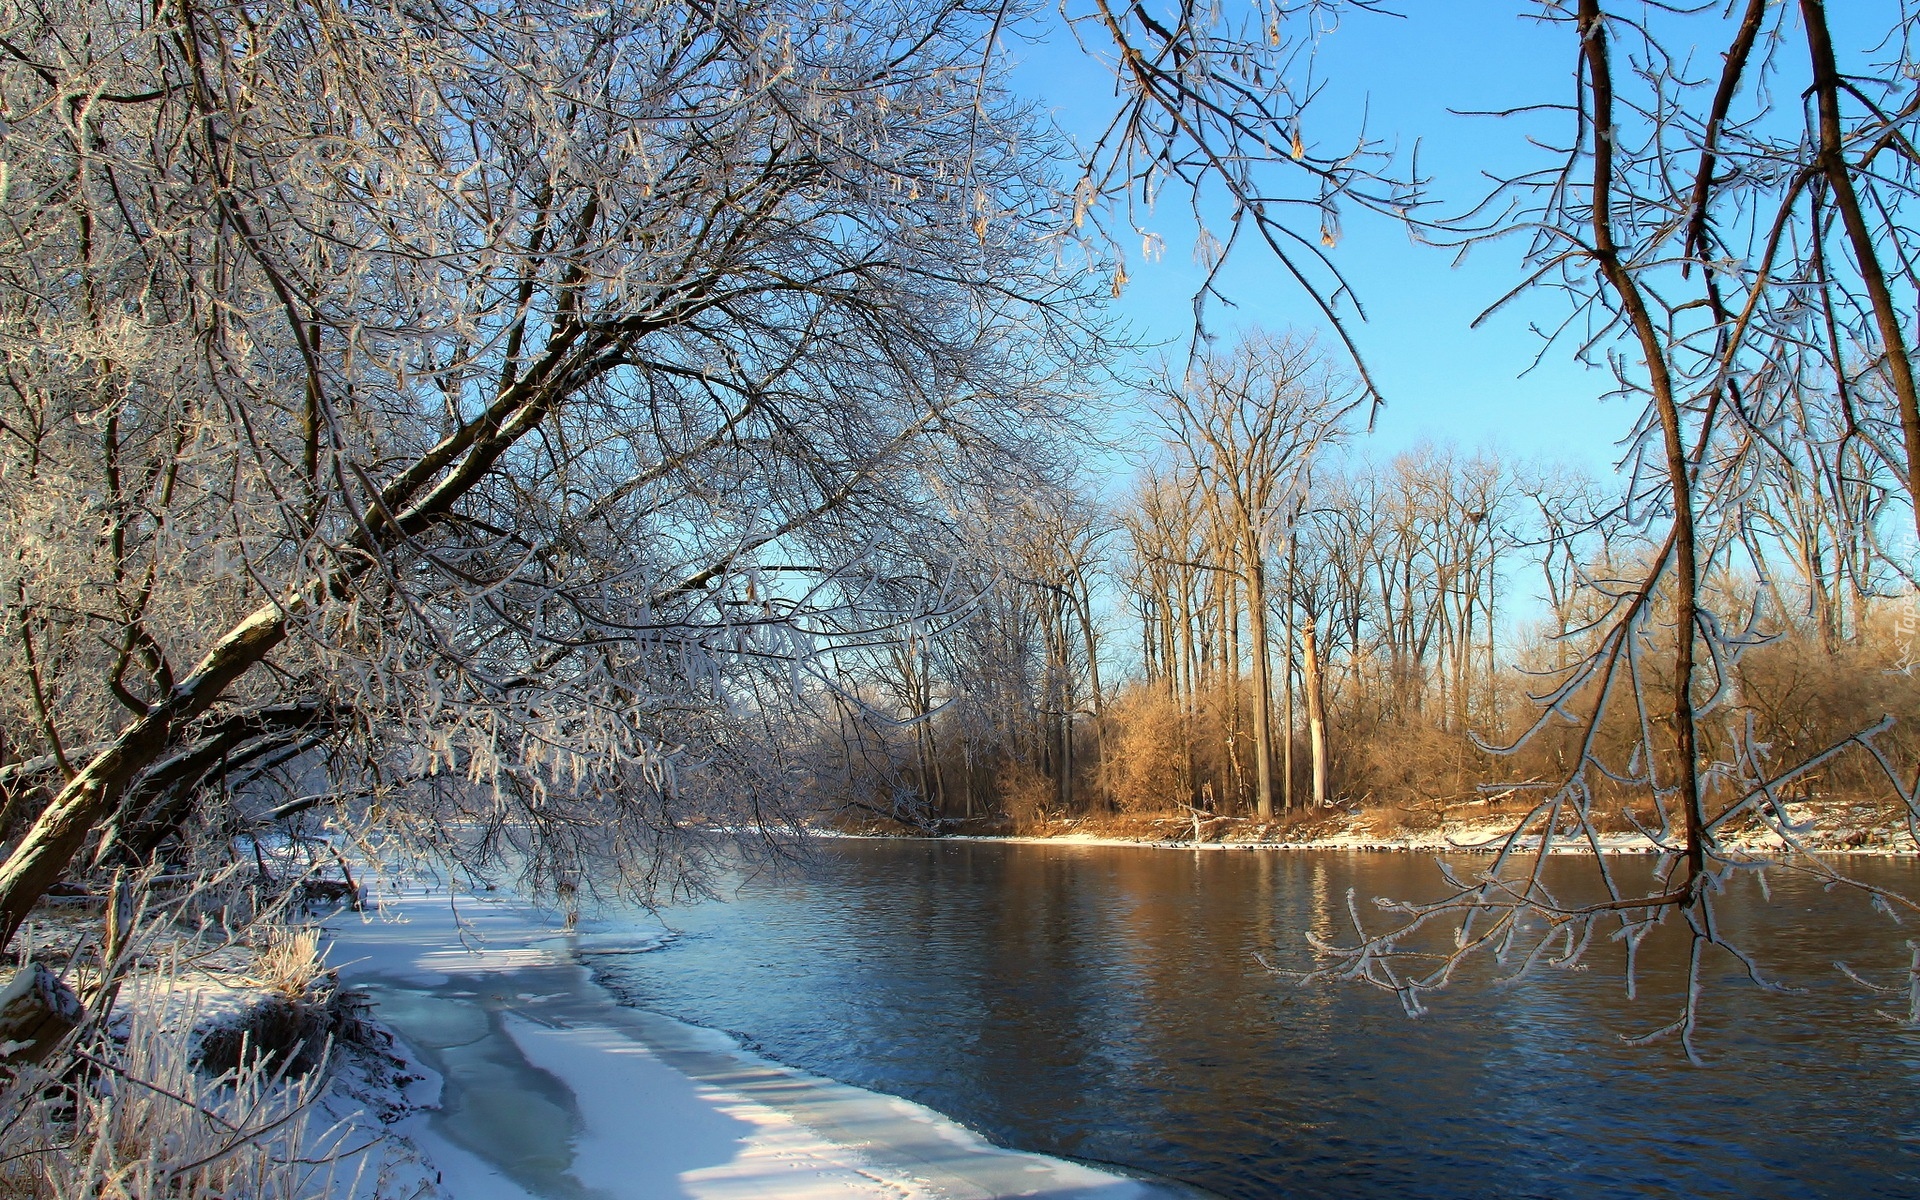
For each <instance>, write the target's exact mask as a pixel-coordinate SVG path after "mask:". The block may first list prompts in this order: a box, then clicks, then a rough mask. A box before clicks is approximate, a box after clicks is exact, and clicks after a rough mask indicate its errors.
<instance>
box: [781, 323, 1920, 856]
mask: <svg viewBox="0 0 1920 1200" xmlns="http://www.w3.org/2000/svg"><path fill="white" fill-rule="evenodd" d="M1356 394H1357V393H1356V390H1355V389H1354V388H1353V387H1352V386H1351V385H1350V384H1348V383H1347V382H1346V381H1345V380H1344V378H1343V377H1342V376H1341V374H1340V373H1339V372H1338V371H1337V370H1335V369H1334V368H1333V366H1332V365H1331V363H1330V360H1329V359H1328V357H1327V356H1326V355H1325V354H1324V353H1323V351H1322V350H1321V349H1319V348H1318V347H1316V346H1315V345H1314V344H1313V342H1312V341H1311V339H1306V338H1301V337H1299V336H1295V335H1274V334H1269V333H1265V332H1261V331H1257V330H1256V331H1253V332H1250V333H1249V334H1247V335H1246V336H1244V337H1242V338H1241V339H1239V340H1238V341H1236V342H1234V343H1231V344H1230V345H1228V346H1226V347H1223V348H1221V349H1219V350H1215V351H1210V352H1208V353H1205V354H1203V355H1201V356H1200V357H1198V358H1197V359H1196V360H1195V362H1194V365H1193V366H1192V368H1191V370H1189V371H1188V372H1186V373H1185V374H1184V375H1176V374H1173V373H1171V372H1167V373H1163V374H1162V375H1160V376H1159V377H1158V378H1156V379H1155V380H1154V381H1153V382H1152V383H1151V384H1150V385H1149V386H1148V387H1147V388H1146V389H1145V390H1144V391H1143V393H1142V394H1141V396H1140V397H1139V399H1140V402H1141V407H1142V411H1143V413H1146V414H1150V415H1148V416H1147V417H1146V418H1145V419H1146V421H1147V428H1146V433H1145V435H1144V436H1145V437H1146V439H1147V440H1148V441H1149V442H1150V443H1151V445H1150V447H1149V449H1148V452H1147V465H1146V466H1145V467H1143V468H1142V469H1141V470H1140V472H1139V473H1138V474H1137V476H1136V477H1135V478H1134V479H1133V481H1132V484H1131V487H1130V489H1129V490H1128V491H1127V492H1126V493H1125V494H1124V495H1123V496H1122V497H1121V498H1119V499H1118V500H1116V501H1113V502H1108V503H1100V502H1097V501H1095V500H1094V499H1092V498H1091V497H1089V496H1088V495H1086V494H1084V488H1083V489H1082V492H1080V493H1076V492H1074V491H1072V490H1066V489H1055V490H1052V491H1048V492H1045V493H1041V494H1037V495H1035V494H1029V495H1022V496H1019V497H1015V498H1008V499H1007V500H1006V501H1005V502H1004V504H1003V506H1001V507H998V508H996V509H995V510H994V512H993V513H991V514H990V515H989V518H988V520H987V528H983V529H982V530H981V531H980V533H979V536H978V538H977V540H976V542H975V552H976V554H977V555H979V557H978V558H977V559H976V560H975V561H974V563H973V564H972V570H973V582H972V585H971V586H973V587H975V588H977V589H978V595H979V602H978V604H977V605H975V606H974V607H973V608H972V609H971V611H969V612H967V613H966V614H965V615H964V616H963V617H961V618H960V619H957V620H955V621H953V622H952V623H950V624H946V625H943V626H940V627H938V628H933V627H929V628H927V629H924V630H922V631H920V632H919V633H918V634H917V635H916V636H915V637H914V638H913V639H912V640H911V641H910V642H909V643H908V644H907V646H906V647H905V648H901V647H895V648H893V649H892V650H891V652H890V653H889V654H888V655H886V656H876V657H873V658H870V659H869V660H867V661H866V662H865V664H864V665H863V666H854V665H853V663H854V660H851V659H849V660H848V661H847V662H846V663H843V667H844V668H845V669H846V674H845V675H844V676H843V679H844V682H845V683H846V685H847V686H846V687H845V689H844V691H843V700H842V704H841V707H840V708H839V709H838V715H837V719H836V722H835V732H834V733H833V734H832V735H831V736H830V737H828V738H827V739H826V750H825V760H826V761H830V762H834V763H837V764H840V768H839V769H838V770H834V771H828V772H826V773H824V774H823V775H821V776H820V777H819V778H818V779H817V780H816V784H817V785H818V786H819V788H820V798H821V800H822V801H824V802H826V803H828V804H829V805H831V804H833V803H836V802H837V801H838V799H839V798H840V797H843V796H851V797H852V800H851V806H852V811H853V812H855V813H857V814H862V815H889V816H893V817H897V818H900V819H903V820H906V821H907V822H909V823H930V822H933V821H938V820H940V819H943V818H944V819H949V820H966V819H969V818H976V819H988V820H994V821H998V820H1003V819H1011V820H1013V821H1014V822H1016V823H1024V822H1028V821H1031V820H1033V819H1035V818H1036V817H1040V816H1042V815H1052V816H1081V815H1088V814H1111V813H1147V814H1155V815H1167V814H1178V813H1181V812H1183V811H1187V810H1194V809H1197V810H1200V811H1203V812H1207V813H1211V814H1216V815H1220V816H1230V817H1242V818H1249V819H1257V820H1275V819H1279V818H1283V817H1284V818H1289V819H1294V820H1297V819H1301V818H1308V817H1315V816H1318V815H1320V814H1321V813H1322V812H1324V811H1325V810H1328V809H1336V810H1338V811H1339V812H1340V813H1343V814H1345V813H1351V812H1353V811H1355V810H1360V809H1379V810H1382V811H1383V813H1385V814H1386V819H1387V823H1388V824H1391V823H1392V822H1393V821H1394V820H1399V821H1401V822H1407V821H1412V822H1420V821H1423V820H1427V819H1431V815H1432V814H1434V813H1436V812H1439V811H1441V810H1444V809H1447V808H1476V807H1477V808H1478V809H1479V810H1480V811H1483V812H1485V811H1498V801H1499V800H1500V799H1508V800H1511V799H1512V798H1513V797H1516V796H1522V795H1525V794H1526V792H1527V791H1528V790H1529V789H1531V788H1537V787H1540V786H1544V785H1548V784H1549V783H1550V781H1552V780H1553V779H1554V777H1555V776H1556V775H1557V774H1558V773H1560V772H1563V771H1564V770H1565V769H1566V767H1567V765H1568V763H1569V762H1570V761H1571V760H1570V758H1569V756H1570V755H1572V756H1574V757H1575V758H1577V757H1578V755H1579V753H1580V745H1581V742H1582V740H1583V739H1591V741H1592V744H1591V745H1590V746H1589V747H1588V749H1589V750H1590V751H1592V752H1595V753H1597V754H1600V755H1602V756H1604V757H1606V758H1607V759H1608V760H1609V761H1613V760H1616V759H1617V760H1621V761H1624V760H1626V759H1629V758H1631V757H1632V756H1633V755H1634V754H1635V753H1636V749H1635V748H1636V746H1637V744H1638V743H1639V741H1640V740H1641V739H1642V737H1643V736H1644V735H1645V732H1646V731H1645V730H1643V729H1641V728H1639V727H1638V726H1637V724H1636V722H1635V721H1634V720H1633V719H1632V715H1631V714H1630V713H1629V712H1628V711H1626V710H1624V709H1615V710H1610V711H1607V712H1605V713H1603V714H1602V719H1600V720H1599V721H1598V722H1597V723H1591V722H1584V721H1581V720H1578V719H1576V717H1575V713H1576V711H1577V709H1578V707H1579V706H1584V705H1589V704H1591V702H1592V700H1593V699H1594V697H1593V696H1592V695H1591V694H1589V693H1587V692H1581V693H1578V694H1577V695H1576V696H1574V697H1572V698H1571V699H1570V700H1569V699H1568V698H1564V697H1563V699H1562V705H1563V714H1562V717H1561V719H1559V720H1557V721H1553V722H1549V723H1548V724H1547V725H1545V726H1544V727H1542V728H1539V729H1533V728H1532V727H1533V726H1534V725H1535V722H1536V720H1537V718H1538V716H1539V713H1540V711H1541V704H1542V702H1543V700H1544V699H1546V698H1547V697H1549V696H1551V695H1552V693H1553V692H1554V691H1555V690H1556V689H1557V688H1558V687H1560V685H1561V684H1563V683H1564V681H1565V680H1567V679H1568V678H1571V677H1575V676H1576V675H1577V673H1578V671H1579V670H1580V669H1581V667H1582V666H1583V665H1584V664H1586V663H1588V662H1589V661H1590V659H1591V658H1592V656H1593V655H1594V654H1595V653H1597V652H1599V651H1601V650H1603V649H1604V648H1605V645H1606V643H1607V640H1608V636H1609V634H1610V632H1611V626H1610V624H1609V622H1608V617H1609V614H1611V613H1612V612H1613V611H1614V609H1615V608H1616V607H1617V604H1618V601H1619V599H1620V597H1621V595H1622V594H1626V593H1630V592H1631V591H1632V590H1633V589H1635V588H1637V587H1639V586H1641V583H1640V581H1641V580H1643V579H1644V578H1645V577H1646V574H1647V571H1648V569H1649V565H1650V563H1651V562H1652V561H1653V560H1654V559H1655V558H1656V556H1657V555H1658V553H1659V550H1660V545H1659V543H1658V542H1657V541H1656V540H1655V539H1654V536H1653V530H1652V529H1650V528H1649V525H1648V523H1647V522H1645V521H1638V522H1636V521H1635V520H1633V519H1632V516H1631V513H1630V512H1629V510H1628V508H1627V507H1626V506H1625V505H1623V503H1622V501H1621V498H1620V495H1619V490H1618V488H1617V487H1616V486H1614V485H1613V484H1612V483H1611V482H1608V481H1603V480H1602V479H1600V478H1598V477H1596V476H1594V475H1592V474H1591V473H1589V472H1586V471H1583V470H1579V469H1575V468H1572V467H1569V466H1566V465H1564V464H1555V463H1526V462H1516V461H1511V460H1509V459H1507V458H1504V457H1502V456H1501V455H1500V454H1498V453H1495V452H1493V451H1488V450H1472V451H1469V450H1465V449H1462V448H1459V447H1455V446H1441V445H1431V444H1427V445H1421V446H1418V447H1416V448H1414V449H1412V450H1409V451H1406V452H1404V453H1401V454H1398V455H1395V456H1392V457H1390V458H1387V459H1384V460H1381V459H1378V458H1375V457H1374V456H1371V455H1368V454H1366V453H1364V452H1362V451H1361V450H1360V449H1359V448H1358V447H1356V445H1355V444H1354V443H1355V440H1356V439H1355V437H1354V436H1353V430H1352V428H1351V419H1352V418H1353V417H1354V416H1355V413H1354V410H1353V406H1352V402H1353V400H1354V398H1355V396H1356ZM1761 465H1762V466H1764V467H1765V470H1764V471H1763V472H1762V473H1760V474H1759V475H1758V476H1757V477H1756V479H1755V481H1754V487H1753V489H1752V492H1751V495H1750V497H1749V499H1748V500H1747V509H1746V512H1745V514H1744V520H1743V524H1742V526H1741V540H1740V543H1739V545H1740V549H1741V550H1742V553H1743V555H1745V557H1744V558H1743V559H1742V560H1741V562H1740V563H1739V564H1738V565H1735V564H1732V563H1728V564H1726V565H1724V566H1722V567H1721V569H1720V570H1718V571H1717V572H1716V573H1715V574H1714V575H1713V576H1712V577H1711V578H1710V579H1709V580H1708V581H1707V583H1706V585H1705V586H1704V587H1703V598H1704V600H1705V605H1706V607H1707V608H1708V609H1709V610H1710V611H1711V612H1713V613H1714V614H1715V618H1714V619H1715V620H1716V621H1719V622H1722V623H1724V625H1725V626H1726V627H1728V628H1731V627H1733V626H1735V625H1738V626H1739V627H1741V628H1743V629H1746V630H1748V632H1747V633H1746V634H1745V635H1741V636H1744V637H1745V638H1746V639H1747V640H1748V642H1749V643H1750V644H1748V645H1746V646H1744V647H1743V648H1742V652H1741V653H1740V655H1739V656H1738V658H1737V661H1730V662H1729V663H1728V670H1729V681H1728V689H1729V693H1730V695H1729V698H1728V701H1727V703H1726V705H1725V706H1724V711H1723V712H1722V713H1721V714H1720V717H1719V719H1718V720H1717V721H1716V722H1714V723H1711V724H1706V723H1703V724H1702V726H1701V731H1700V736H1701V737H1702V739H1703V741H1704V742H1705V743H1706V744H1707V745H1708V747H1709V749H1708V753H1710V754H1712V755H1715V756H1726V755H1733V754H1736V753H1739V752H1740V751H1739V747H1738V745H1737V744H1736V743H1740V742H1743V741H1744V739H1747V738H1751V739H1753V740H1755V741H1758V742H1760V743H1762V744H1764V745H1766V746H1767V747H1768V748H1769V752H1770V753H1772V754H1774V755H1777V756H1780V757H1783V758H1788V759H1791V758H1793V757H1794V756H1796V755H1801V756H1804V755H1811V754H1814V753H1816V752H1818V751H1820V750H1822V749H1824V748H1826V747H1828V746H1831V745H1834V744H1836V743H1842V742H1845V741H1846V740H1847V739H1848V738H1849V737H1850V736H1851V735H1852V734H1854V733H1855V732H1857V731H1858V730H1860V729H1863V728H1867V727H1870V726H1872V725H1874V724H1875V723H1876V722H1878V721H1879V720H1880V719H1881V717H1882V716H1883V715H1884V714H1888V713H1904V712H1908V711H1912V709H1913V705H1914V704H1916V703H1920V681H1916V680H1915V678H1914V677H1913V676H1912V675H1911V674H1910V673H1909V670H1908V668H1910V667H1911V666H1912V662H1911V659H1912V657H1913V653H1914V649H1915V647H1914V646H1913V645H1912V644H1911V643H1912V642H1913V641H1914V639H1915V636H1916V634H1915V630H1914V626H1915V625H1916V624H1920V620H1916V618H1917V617H1920V614H1916V613H1914V612H1913V611H1912V608H1913V599H1912V593H1911V591H1910V589H1909V588H1908V586H1907V584H1906V582H1905V580H1904V578H1903V576H1902V574H1901V572H1900V571H1899V569H1898V563H1897V562H1896V561H1895V560H1894V559H1893V558H1892V557H1890V556H1889V555H1887V554H1886V553H1884V552H1883V551H1884V548H1885V547H1886V546H1889V545H1895V544H1900V543H1901V541H1902V538H1903V535H1902V534H1901V533H1900V531H1899V529H1898V526H1897V524H1895V525H1894V527H1893V528H1891V529H1890V528H1888V522H1889V519H1890V518H1896V519H1897V518H1898V517H1900V516H1903V515H1904V514H1903V513H1901V512H1900V509H1899V507H1898V506H1895V505H1893V504H1892V503H1891V501H1890V496H1891V494H1892V492H1893V489H1892V488H1891V487H1890V486H1889V482H1890V481H1889V480H1888V479H1887V477H1886V476H1885V474H1884V471H1883V472H1882V473H1881V474H1879V475H1873V474H1863V473H1861V472H1859V471H1858V470H1856V471H1853V472H1845V471H1835V472H1832V473H1831V475H1830V476H1829V479H1828V482H1829V483H1830V484H1831V485H1832V487H1833V488H1834V491H1832V492H1829V491H1826V490H1824V489H1823V487H1822V486H1821V485H1820V484H1819V483H1816V482H1813V481H1812V480H1811V479H1810V478H1809V474H1810V472H1808V471H1807V470H1806V469H1805V468H1804V467H1803V468H1802V469H1801V470H1800V471H1796V470H1795V469H1794V464H1792V463H1791V462H1790V461H1784V460H1770V461H1766V462H1763V463H1762V464H1761ZM1863 465H1865V464H1863V463H1859V462H1856V463H1855V466H1856V467H1860V466H1863ZM1836 496H1837V497H1838V499H1836ZM1847 497H1851V498H1852V499H1851V500H1848V499H1847ZM1848 503H1851V504H1852V505H1853V506H1854V508H1853V509H1852V510H1851V511H1849V510H1847V509H1846V508H1843V507H1841V506H1842V505H1844V504H1848ZM989 529H990V530H991V532H990V533H989V532H988V530H989ZM996 578H997V580H998V586H995V580H996ZM1655 603H1656V606H1657V607H1658V608H1659V609H1660V620H1659V621H1656V622H1655V623H1654V624H1653V627H1652V628H1650V629H1649V630H1648V631H1646V632H1645V633H1644V634H1643V635H1641V645H1640V648H1639V650H1638V653H1639V654H1641V655H1642V656H1644V659H1645V662H1646V671H1647V680H1646V683H1647V686H1648V687H1650V688H1652V687H1657V686H1658V685H1660V684H1661V683H1663V682H1664V681H1665V680H1666V679H1667V678H1668V677H1667V676H1666V675H1665V674H1663V672H1662V669H1661V667H1660V665H1659V663H1660V656H1661V655H1662V654H1671V652H1672V642H1671V632H1670V622H1671V619H1672V615H1671V609H1670V605H1671V602H1670V600H1667V599H1664V598H1657V599H1656V602H1655ZM1663 624H1664V626H1665V631H1664V632H1663ZM856 698H858V699H856ZM1529 732H1531V735H1532V736H1529V737H1524V738H1523V737H1522V735H1523V734H1528V733H1529ZM1885 744H1886V746H1887V747H1888V748H1889V750H1890V752H1891V753H1893V754H1895V755H1903V754H1908V753H1912V749H1913V748H1912V739H1911V734H1910V732H1909V731H1907V730H1905V729H1904V728H1903V729H1900V730H1899V731H1898V732H1897V733H1896V734H1894V735H1893V736H1892V737H1890V738H1889V739H1888V740H1887V741H1886V743H1885ZM855 748H857V751H856V750H855ZM1656 753H1660V754H1663V755H1670V754H1671V753H1672V751H1671V749H1670V748H1668V747H1661V748H1659V749H1657V750H1656ZM1601 788H1602V790H1603V791H1604V796H1605V804H1603V805H1602V806H1601V807H1602V808H1603V809H1604V810H1605V811H1604V812H1603V813H1602V814H1601V815H1599V817H1598V819H1599V820H1600V821H1601V823H1602V824H1603V825H1604V826H1605V827H1606V828H1607V829H1609V830H1619V831H1625V830H1629V829H1631V828H1633V827H1634V823H1635V822H1636V821H1651V820H1654V819H1655V818H1654V816H1653V812H1652V810H1651V809H1650V808H1649V807H1648V805H1647V804H1646V797H1645V796H1644V793H1643V792H1642V791H1641V790H1640V789H1638V788H1636V787H1634V786H1632V785H1631V784H1630V783H1629V782H1627V781H1624V780H1622V781H1616V782H1615V783H1614V785H1613V786H1611V787H1608V786H1607V785H1605V784H1603V785H1601ZM1790 794H1791V795H1792V796H1793V797H1795V798H1813V797H1828V798H1831V797H1839V798H1844V799H1849V800H1872V799H1875V798H1878V799H1880V800H1883V801H1892V800H1893V799H1894V798H1893V797H1891V796H1890V795H1888V794H1887V792H1886V789H1885V779H1884V776H1883V775H1881V773H1880V772H1878V771H1877V770H1874V769H1870V764H1869V765H1868V767H1863V766H1862V764H1860V763H1858V762H1845V763H1834V764H1830V765H1829V766H1827V767H1826V768H1824V769H1822V770H1820V771H1817V772H1813V773H1808V774H1805V775H1801V776H1798V777H1796V779H1795V781H1794V784H1793V787H1792V789H1791V793H1790ZM1879 811H1880V815H1881V817H1882V818H1883V819H1885V818H1891V817H1893V816H1894V815H1895V814H1896V813H1897V812H1898V806H1897V804H1895V805H1894V806H1893V807H1890V808H1883V809H1881V810H1879Z"/></svg>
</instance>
